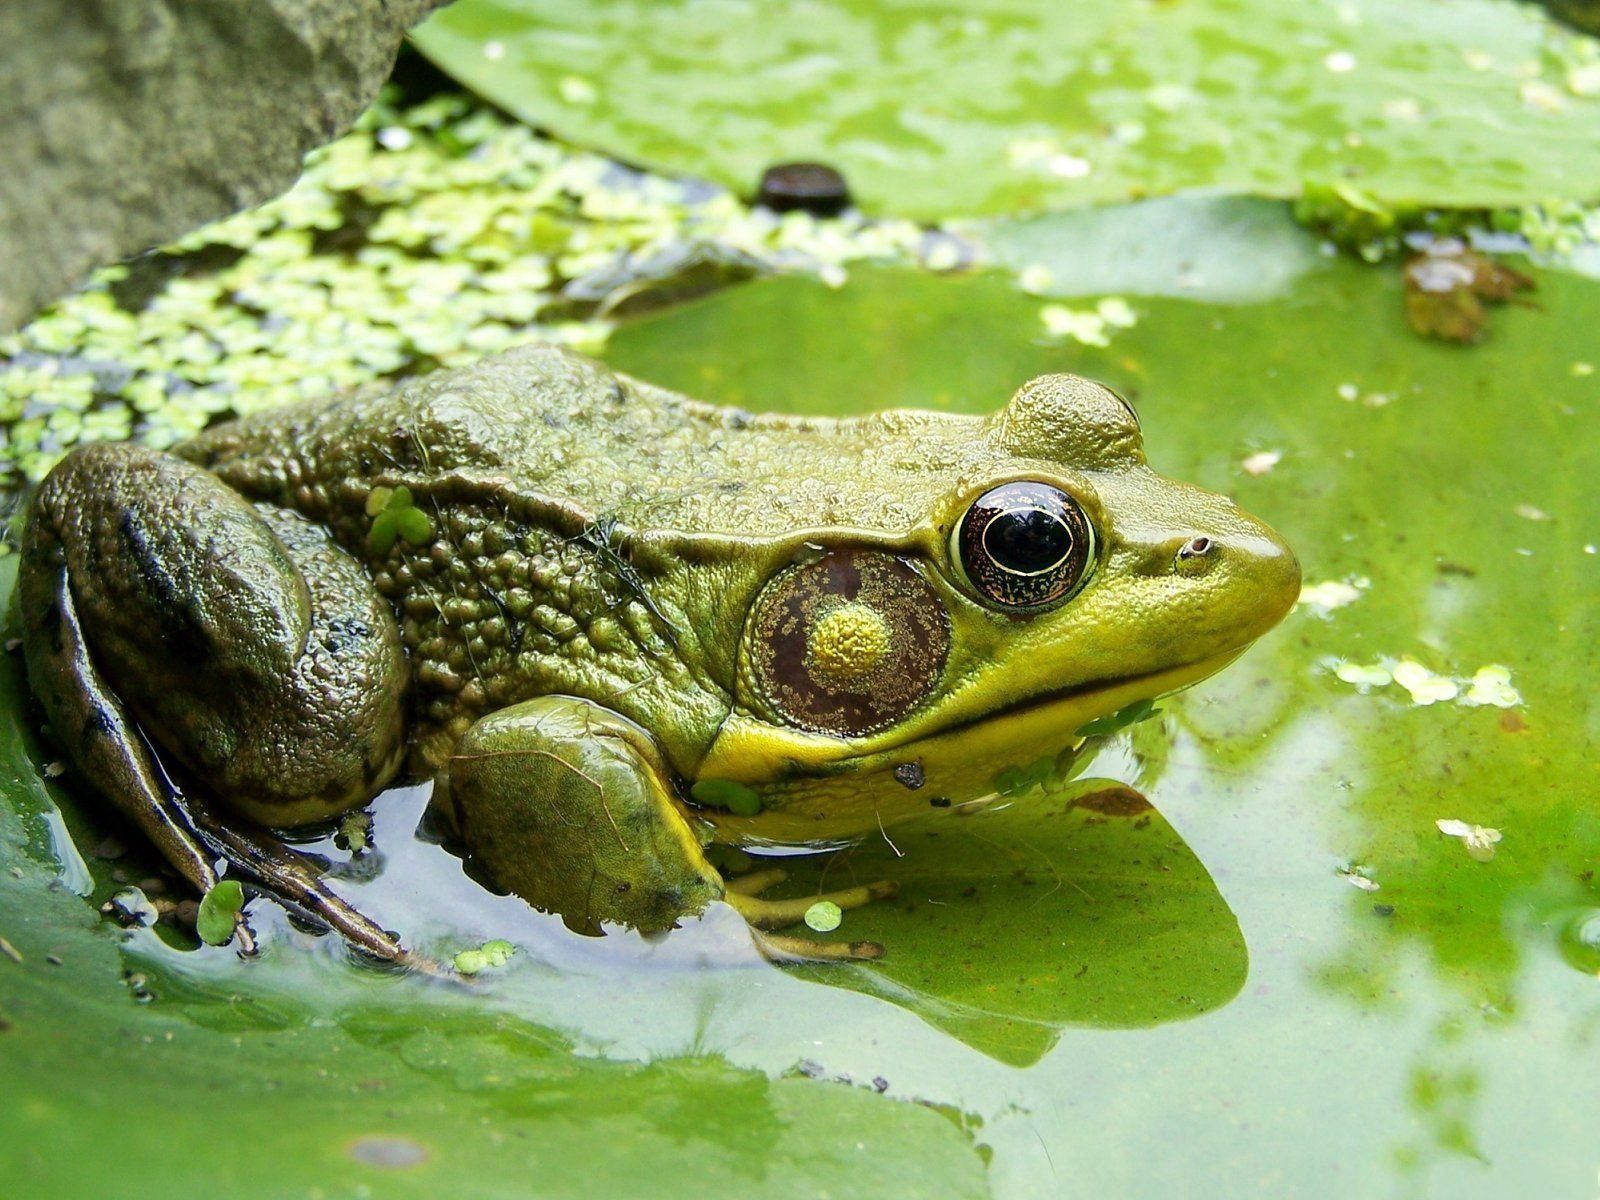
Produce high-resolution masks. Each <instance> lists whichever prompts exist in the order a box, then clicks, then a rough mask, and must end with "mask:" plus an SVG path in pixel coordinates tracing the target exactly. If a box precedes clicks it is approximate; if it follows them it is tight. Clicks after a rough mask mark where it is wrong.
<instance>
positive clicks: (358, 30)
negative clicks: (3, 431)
mask: <svg viewBox="0 0 1600 1200" xmlns="http://www.w3.org/2000/svg"><path fill="white" fill-rule="evenodd" d="M442 2H443V0H0V79H3V80H4V81H5V85H4V87H0V129H4V130H5V143H6V144H5V149H4V151H3V152H0V330H4V329H10V328H13V327H14V326H16V325H17V324H19V323H20V322H22V321H23V320H25V319H26V318H27V317H29V316H30V315H31V314H32V313H33V312H35V311H36V310H37V309H38V308H39V307H40V306H42V305H43V304H46V303H48V302H49V301H50V300H52V299H54V298H55V297H57V296H59V295H60V294H61V293H62V292H64V291H66V290H68V289H70V288H72V287H74V286H76V285H77V284H79V283H81V282H82V281H83V279H84V277H85V276H86V275H88V273H89V272H91V271H92V270H94V269H95V268H96V267H99V266H103V265H105V264H107V263H111V262H115V261H117V260H118V259H122V258H126V257H127V256H129V255H131V254H136V253H138V252H140V251H142V250H147V249H149V248H150V247H152V246H156V245H160V244H161V243H163V242H166V241H170V240H171V239H173V238H175V237H177V236H179V235H181V234H183V233H185V232H187V231H188V230H190V229H193V228H194V227H195V226H197V225H200V224H203V223H204V222H206V221H210V220H214V219H216V218H218V217H222V216H226V215H227V214H229V213H231V212H235V211H237V210H239V209H241V208H246V207H248V206H250V205H252V204H259V203H260V202H262V201H263V200H266V199H268V198H270V197H272V196H274V195H277V194H278V193H280V192H282V191H284V190H285V189H286V188H288V187H289V186H290V184H292V183H293V182H294V180H295V178H296V177H297V176H298V175H299V173H300V161H301V159H302V157H303V156H304V155H305V153H306V151H308V150H310V149H312V148H313V147H315V146H317V145H320V144H322V143H323V142H326V141H329V140H330V139H332V138H333V137H335V136H337V135H338V134H339V133H341V132H342V131H343V130H344V129H346V128H347V127H348V126H349V124H350V122H351V121H353V120H354V119H355V117H356V116H357V115H358V114H359V113H360V112H361V110H362V109H363V108H364V107H365V106H366V105H367V104H368V103H370V102H371V100H372V97H373V96H374V94H376V92H377V90H378V87H379V85H380V84H382V83H383V81H384V79H385V78H386V77H387V76H388V73H389V70H390V68H391V67H392V66H393V64H394V57H395V53H396V51H397V50H398V48H399V45H400V39H401V36H402V35H403V34H404V32H405V30H406V28H407V26H409V25H410V24H412V23H413V22H415V21H417V20H419V19H421V17H422V16H424V15H425V14H426V13H427V12H428V11H429V10H430V9H433V8H435V7H437V6H438V5H439V4H440V3H442Z"/></svg>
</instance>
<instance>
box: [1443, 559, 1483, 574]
mask: <svg viewBox="0 0 1600 1200" xmlns="http://www.w3.org/2000/svg"><path fill="white" fill-rule="evenodd" d="M1433 569H1434V570H1436V571H1438V572H1439V574H1441V575H1457V576H1459V577H1460V578H1462V579H1476V578H1477V577H1478V570H1477V568H1476V567H1469V566H1467V565H1466V563H1458V562H1451V561H1450V560H1449V559H1447V558H1441V559H1439V561H1438V562H1436V563H1435V564H1434V568H1433Z"/></svg>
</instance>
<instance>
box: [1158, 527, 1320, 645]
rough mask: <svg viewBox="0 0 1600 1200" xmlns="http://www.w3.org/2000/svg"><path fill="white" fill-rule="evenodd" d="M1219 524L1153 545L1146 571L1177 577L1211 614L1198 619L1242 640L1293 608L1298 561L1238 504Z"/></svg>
mask: <svg viewBox="0 0 1600 1200" xmlns="http://www.w3.org/2000/svg"><path fill="white" fill-rule="evenodd" d="M1220 524H1221V525H1222V527H1221V528H1218V529H1213V530H1206V531H1200V530H1193V531H1189V532H1185V533H1182V534H1179V535H1177V536H1174V537H1171V538H1168V539H1164V540H1163V541H1162V542H1161V543H1160V544H1159V545H1156V546H1152V547H1151V548H1150V553H1149V555H1148V557H1147V559H1146V562H1145V572H1146V574H1147V575H1149V576H1152V577H1157V578H1159V577H1162V576H1165V577H1167V578H1168V579H1172V578H1173V577H1176V579H1177V580H1179V581H1181V589H1182V590H1185V591H1187V590H1189V589H1190V588H1191V587H1192V588H1193V589H1194V593H1195V594H1192V595H1191V596H1190V597H1189V603H1191V604H1193V603H1195V602H1197V601H1198V602H1199V603H1198V605H1197V608H1198V609H1199V610H1200V612H1201V613H1204V615H1205V617H1208V618H1210V619H1209V620H1206V619H1204V618H1202V621H1201V623H1202V624H1213V623H1214V624H1217V625H1226V626H1229V627H1231V629H1232V631H1234V632H1236V633H1237V635H1239V636H1240V637H1241V640H1250V639H1253V638H1256V637H1259V636H1260V635H1261V634H1263V633H1265V632H1266V631H1267V630H1269V629H1271V628H1272V627H1273V626H1274V625H1276V624H1277V623H1278V622H1279V621H1281V620H1283V618H1284V617H1285V616H1286V615H1287V614H1288V612H1289V610H1290V609H1291V608H1293V607H1294V604H1295V601H1296V600H1298V599H1299V597H1300V563H1299V560H1298V559H1296V558H1295V555H1294V551H1292V550H1290V549H1289V547H1288V545H1287V544H1285V542H1284V540H1283V539H1282V538H1281V537H1279V536H1278V534H1277V533H1276V532H1275V531H1274V530H1273V529H1272V528H1271V527H1270V526H1268V525H1265V524H1263V523H1262V522H1260V521H1257V520H1256V519H1255V518H1254V517H1251V516H1249V515H1248V514H1246V513H1244V512H1242V511H1240V510H1239V509H1237V508H1233V509H1231V511H1229V512H1228V514H1227V520H1226V521H1225V522H1222V523H1220ZM1202 596H1203V597H1204V599H1203V600H1202ZM1191 612H1193V610H1191ZM1195 615H1199V613H1196V614H1195ZM1217 632H1218V633H1221V632H1222V630H1221V629H1218V631H1217Z"/></svg>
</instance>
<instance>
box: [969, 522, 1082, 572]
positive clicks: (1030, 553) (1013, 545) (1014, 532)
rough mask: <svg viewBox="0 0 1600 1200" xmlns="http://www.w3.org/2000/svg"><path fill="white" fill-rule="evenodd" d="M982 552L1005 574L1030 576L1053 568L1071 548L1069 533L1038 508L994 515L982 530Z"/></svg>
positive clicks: (1069, 531) (1064, 526)
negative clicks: (984, 550)
mask: <svg viewBox="0 0 1600 1200" xmlns="http://www.w3.org/2000/svg"><path fill="white" fill-rule="evenodd" d="M983 545H984V549H986V550H988V552H989V556H990V557H991V558H993V559H994V561H995V563H996V564H998V565H999V566H1002V567H1004V568H1005V569H1006V570H1008V571H1016V572H1017V573H1018V574H1022V575H1029V574H1032V573H1034V572H1036V571H1043V570H1045V569H1046V568H1049V567H1053V566H1055V565H1056V564H1057V563H1058V562H1060V561H1061V560H1062V559H1063V558H1065V557H1066V556H1067V552H1068V551H1069V550H1071V549H1072V531H1071V530H1069V529H1068V528H1067V527H1066V525H1064V524H1063V523H1062V522H1061V520H1060V519H1059V518H1057V517H1055V516H1053V515H1052V514H1050V513H1047V512H1044V511H1042V510H1040V509H1037V508H1016V509H1012V510H1011V511H1009V512H1003V513H1000V514H999V515H997V516H996V517H995V518H994V519H993V520H992V521H990V522H989V524H988V527H987V528H985V529H984V531H983Z"/></svg>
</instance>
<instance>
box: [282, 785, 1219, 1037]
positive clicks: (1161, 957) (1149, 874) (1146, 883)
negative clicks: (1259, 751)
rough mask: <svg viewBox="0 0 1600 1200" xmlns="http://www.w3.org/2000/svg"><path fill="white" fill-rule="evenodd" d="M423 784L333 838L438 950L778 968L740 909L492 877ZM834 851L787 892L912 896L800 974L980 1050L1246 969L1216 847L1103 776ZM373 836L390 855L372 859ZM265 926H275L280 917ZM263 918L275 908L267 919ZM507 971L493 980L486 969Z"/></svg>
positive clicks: (391, 911) (346, 867) (1162, 1000)
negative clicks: (491, 947)
mask: <svg viewBox="0 0 1600 1200" xmlns="http://www.w3.org/2000/svg"><path fill="white" fill-rule="evenodd" d="M427 798H428V797H427V788H426V787H413V788H403V789H395V790H394V791H392V792H390V793H389V794H387V795H386V796H384V797H383V798H382V799H381V800H380V801H379V803H378V804H377V805H375V813H376V817H375V824H374V841H375V845H376V847H377V849H376V850H375V851H373V852H370V853H369V855H368V856H366V857H365V858H364V859H363V858H352V857H351V856H350V855H349V854H348V852H346V851H343V850H341V849H339V847H338V846H336V845H335V843H334V841H333V839H332V837H331V836H330V837H329V838H327V839H325V840H323V841H322V842H319V843H316V844H314V845H312V846H308V847H305V849H308V850H310V851H312V852H314V853H316V854H319V855H323V856H326V857H327V858H328V859H329V860H330V861H331V863H332V867H331V873H332V876H333V878H335V879H336V880H337V881H338V887H339V888H340V890H341V891H343V892H344V893H345V894H347V895H348V896H349V897H350V898H351V899H352V900H353V901H354V902H355V903H356V904H358V905H359V906H361V907H362V908H363V909H364V910H365V911H367V912H369V914H371V915H373V916H374V917H375V918H376V919H378V920H380V921H381V922H383V923H384V924H385V925H386V926H388V927H391V928H399V929H402V930H405V931H406V933H407V936H408V937H409V938H410V940H411V941H412V943H413V944H414V945H415V946H417V947H418V948H420V949H422V950H424V951H425V952H432V953H435V954H438V955H440V956H441V957H444V956H448V954H449V952H450V951H451V948H452V947H457V946H461V945H466V944H470V940H471V939H472V938H487V937H505V938H508V939H509V940H512V941H514V942H516V943H517V944H518V945H519V947H521V948H522V950H523V951H524V953H525V954H526V955H527V956H528V957H529V958H531V959H533V960H535V961H536V962H537V963H538V964H540V965H541V966H542V967H545V968H550V969H554V970H557V971H561V972H572V973H577V974H582V975H589V976H593V975H595V974H599V975H602V976H612V977H613V979H614V980H615V978H616V977H617V976H618V975H619V974H620V975H631V976H638V975H641V974H643V975H649V974H659V973H660V972H669V973H687V972H692V971H697V970H703V969H706V968H722V969H727V968H739V967H744V968H749V969H751V970H765V971H772V970H777V969H778V968H773V967H770V966H768V965H767V964H765V963H762V962H761V961H760V959H759V957H758V956H757V954H756V953H755V951H754V949H753V947H752V945H751V944H750V941H749V938H748V937H747V936H746V935H745V931H744V929H743V925H742V922H740V921H739V920H738V919H737V918H734V917H733V914H732V913H731V912H727V911H724V910H721V909H720V908H719V909H718V910H717V911H714V912H712V913H710V914H708V915H707V917H706V918H704V919H701V920H698V921H693V922H689V923H687V924H686V925H685V927H684V928H682V929H680V930H678V931H676V932H674V933H672V934H669V935H666V936H662V937H656V938H650V939H646V938H641V937H639V936H637V935H635V934H632V933H629V932H627V931H617V932H614V933H612V934H610V935H608V936H606V937H604V938H586V937H581V936H579V935H576V934H573V933H571V932H569V931H568V930H567V929H565V928H564V926H563V925H562V923H561V922H560V920H559V919H558V918H556V917H553V916H547V915H544V914H540V913H537V912H534V911H533V910H532V909H530V908H528V906H527V905H525V904H524V903H523V902H522V901H521V900H519V899H517V898H516V897H512V896H500V895H496V894H494V893H493V892H491V891H488V890H487V889H485V888H483V887H482V886H480V884H478V883H477V882H475V881H474V880H473V879H472V878H471V877H470V875H469V873H468V870H467V868H466V867H464V866H463V864H462V863H461V862H460V861H459V860H458V859H457V858H456V857H454V855H453V854H452V853H451V852H450V851H448V850H447V849H445V848H444V847H443V846H441V845H438V844H436V843H434V842H433V841H431V840H429V839H428V838H427V837H426V836H420V837H419V836H417V835H416V834H415V832H414V831H415V830H417V829H418V827H419V825H420V826H421V828H422V829H424V830H426V828H427V821H426V819H425V808H426V804H427ZM892 837H893V840H892V841H891V840H890V837H889V836H887V835H886V836H884V837H881V838H876V839H872V840H869V841H867V842H864V843H862V844H861V845H858V846H855V847H853V848H851V849H848V850H846V851H843V852H840V853H838V854H835V855H823V856H817V857H815V858H810V859H793V858H791V859H786V860H785V866H786V867H787V868H788V869H789V871H790V874H791V879H790V881H789V882H788V884H786V885H785V890H786V891H787V892H788V893H789V894H795V895H804V894H807V893H809V892H811V891H816V890H821V889H824V888H830V887H836V886H840V885H841V884H843V883H845V882H847V881H848V880H851V879H868V878H878V877H887V878H893V879H895V880H897V881H898V882H899V883H900V885H901V892H900V895H899V897H898V898H897V899H896V900H895V901H892V902H888V903H886V904H880V905H876V906H873V907H870V908H868V909H865V910H861V911H858V912H854V913H851V914H850V915H849V917H848V918H847V922H846V929H844V930H842V931H841V933H847V934H848V936H850V937H852V938H856V937H869V938H872V939H874V940H878V941H881V942H883V943H884V944H885V945H886V946H888V947H889V955H888V957H887V958H885V959H884V960H882V961H881V962H877V963H872V964H861V965H850V966H840V965H826V966H823V965H818V966H807V967H801V968H787V969H786V970H787V972H788V973H789V974H792V975H795V976H797V977H799V978H802V979H805V980H808V981H810V982H812V983H815V984H820V985H824V986H828V987H837V988H844V989H848V990H851V991H855V992H860V993H865V994H867V995H871V996H875V997H878V998H880V999H882V1000H886V1001H888V1002H889V1003H891V1004H894V1005H897V1006H899V1007H902V1008H905V1009H907V1010H909V1011H911V1012H913V1013H915V1014H916V1015H917V1016H919V1017H920V1018H922V1019H923V1020H924V1021H926V1022H928V1023H929V1024H930V1025H932V1026H934V1027H935V1028H937V1029H940V1030H942V1031H944V1032H946V1033H948V1034H950V1035H952V1036H954V1037H956V1038H958V1039H959V1040H960V1041H962V1042H964V1043H966V1044H968V1045H970V1046H972V1047H974V1048H975V1049H978V1050H980V1051H982V1052H983V1053H984V1054H987V1055H989V1056H990V1057H992V1058H995V1059H998V1060H1000V1061H1002V1062H1005V1063H1008V1064H1012V1065H1025V1064H1028V1063H1032V1062H1034V1061H1037V1060H1038V1059H1039V1058H1040V1057H1042V1056H1043V1055H1044V1054H1045V1053H1046V1052H1047V1051H1048V1050H1049V1049H1050V1047H1051V1046H1053V1045H1054V1044H1055V1041H1056V1039H1057V1036H1058V1034H1059V1032H1060V1030H1061V1029H1062V1028H1063V1027H1066V1026H1074V1025H1075V1026H1099V1027H1111V1028H1127V1027H1136V1026H1149V1025H1155V1024H1159V1023H1162V1022H1166V1021H1172V1020H1179V1019H1183V1018H1188V1017H1193V1016H1197V1015H1199V1014H1201V1013H1204V1012H1208V1011H1210V1010H1212V1009H1215V1008H1218V1007H1220V1006H1222V1005H1224V1004H1226V1003H1227V1002H1228V1001H1229V1000H1230V999H1232V997H1233V996H1234V995H1236V994H1237V993H1238V991H1239V989H1240V987H1241V986H1242V985H1243V982H1244V979H1245V975H1246V969H1247V962H1248V955H1247V952H1246V948H1245V943H1244V939H1243V936H1242V934H1241V933H1240V930H1239V924H1238V921H1237V920H1236V919H1235V917H1234V914H1233V912H1232V911H1231V909H1230V908H1229V907H1228V904H1227V902H1226V901H1225V900H1224V899H1223V897H1222V895H1221V893H1220V892H1219V891H1218V890H1217V887H1216V885H1215V883H1214V882H1213V881H1212V878H1211V876H1210V874H1209V873H1208V872H1207V871H1206V869H1205V867H1204V865H1203V864H1202V863H1201V862H1200V861H1199V859H1198V858H1196V857H1195V855H1194V853H1193V852H1192V851H1191V850H1190V848H1189V847H1188V845H1187V844H1186V843H1185V842H1184V840H1183V839H1182V838H1181V837H1180V836H1179V835H1178V834H1177V832H1176V831H1175V830H1174V829H1173V828H1172V826H1171V825H1170V824H1169V823H1168V822H1167V820H1166V819H1165V818H1163V817H1162V816H1161V814H1160V813H1158V812H1156V811H1155V809H1153V808H1152V807H1151V806H1150V804H1149V801H1148V800H1146V799H1145V797H1144V795H1143V794H1142V793H1140V792H1138V791H1136V790H1134V789H1133V788H1131V787H1129V786H1127V785H1125V784H1122V783H1119V782H1116V781H1114V780H1110V779H1105V778H1084V779H1077V780H1074V781H1072V782H1070V783H1059V782H1053V783H1045V784H1038V785H1035V786H1034V787H1032V788H1030V789H1028V790H1025V791H1022V792H1019V793H1017V794H1016V795H1014V796H1011V797H1006V798H1004V799H1001V800H999V801H997V802H995V803H992V804H990V805H987V806H983V807H978V806H967V807H960V806H958V807H956V808H955V809H954V810H953V811H950V812H935V813H930V814H929V816H928V817H927V818H925V819H923V820H920V821H916V822H911V823H907V824H904V825H901V826H898V827H896V828H895V830H894V833H893V835H892ZM373 854H381V855H382V856H383V863H384V866H383V870H381V871H373V870H372V869H371V864H372V861H373V857H372V855H373ZM263 917H264V919H265V920H266V922H267V923H266V926H264V928H266V929H267V930H268V931H269V932H270V931H271V928H272V926H273V924H274V921H273V919H272V918H271V917H266V916H265V914H263ZM258 923H259V921H258ZM490 986H491V987H492V986H493V985H492V984H491V985H490Z"/></svg>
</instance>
